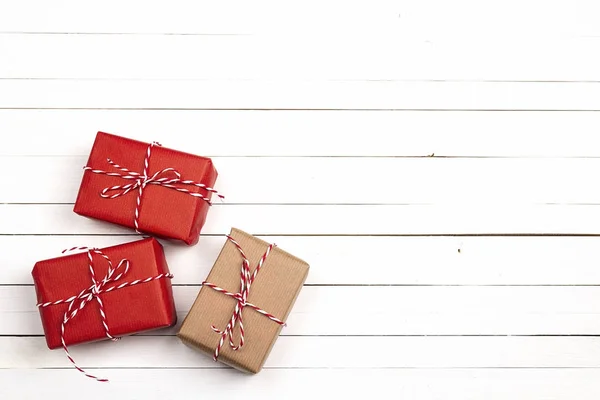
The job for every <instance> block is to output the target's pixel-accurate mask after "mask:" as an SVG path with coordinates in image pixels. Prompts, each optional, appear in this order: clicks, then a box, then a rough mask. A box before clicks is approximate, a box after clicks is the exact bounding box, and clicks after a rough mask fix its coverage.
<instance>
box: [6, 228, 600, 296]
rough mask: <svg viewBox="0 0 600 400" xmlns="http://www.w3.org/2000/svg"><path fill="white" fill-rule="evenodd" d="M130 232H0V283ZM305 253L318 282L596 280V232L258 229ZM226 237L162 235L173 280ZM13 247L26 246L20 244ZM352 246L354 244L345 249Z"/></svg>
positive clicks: (207, 257)
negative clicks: (281, 232)
mask: <svg viewBox="0 0 600 400" xmlns="http://www.w3.org/2000/svg"><path fill="white" fill-rule="evenodd" d="M135 239H136V238H135V237H134V236H127V237H119V236H68V237H65V236H0V248H1V249H15V251H2V252H0V265H2V268H0V284H20V285H24V284H30V283H31V275H30V272H31V268H32V267H33V265H34V264H35V262H37V261H39V260H45V259H48V258H53V257H57V256H58V255H59V254H60V251H61V250H63V249H64V248H69V247H73V246H96V247H107V246H111V245H116V244H119V243H123V242H127V241H132V240H135ZM262 239H264V240H267V241H269V242H273V243H277V245H279V246H280V247H281V248H283V249H285V250H287V251H289V252H291V253H293V254H296V255H297V256H299V257H301V258H303V259H305V260H306V261H307V262H308V263H309V264H310V266H311V270H310V274H309V275H308V279H307V281H306V282H307V284H311V285H314V284H318V285H328V284H329V285H331V284H342V285H369V284H371V285H600V268H598V262H599V261H598V260H600V238H598V237H559V236H555V237H401V236H388V237H385V236H384V237H378V236H262ZM224 240H225V238H224V237H223V236H217V237H211V236H203V237H202V238H201V240H200V242H199V243H198V244H197V245H196V246H193V247H182V246H177V245H172V244H170V243H167V242H165V241H163V243H164V249H165V254H166V257H167V260H168V262H169V266H170V268H171V271H172V272H173V273H174V274H175V276H176V282H179V283H184V284H200V283H201V282H202V281H203V280H204V278H205V277H206V276H207V275H208V272H209V271H210V269H211V267H212V265H213V262H214V260H216V258H217V256H218V254H219V251H220V250H221V247H222V246H223V243H224ZM18 249H27V250H26V251H25V250H23V251H19V250H18ZM348 249H352V251H348Z"/></svg>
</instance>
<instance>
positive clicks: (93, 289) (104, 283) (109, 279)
mask: <svg viewBox="0 0 600 400" xmlns="http://www.w3.org/2000/svg"><path fill="white" fill-rule="evenodd" d="M75 250H85V251H86V252H87V257H88V268H89V272H90V277H91V281H92V284H91V285H90V286H89V287H88V288H85V289H83V290H82V291H81V292H79V294H77V295H75V296H71V297H69V298H66V299H60V300H56V301H51V302H46V303H39V304H38V305H37V306H38V307H49V306H54V305H57V304H68V305H69V307H68V308H67V311H65V313H64V315H63V320H62V324H61V326H60V340H61V344H62V347H63V349H64V351H65V353H66V354H67V358H68V359H69V361H71V363H72V364H73V366H74V367H75V368H76V369H77V370H78V371H79V372H81V373H83V374H84V375H85V376H87V377H89V378H92V379H95V380H97V381H99V382H108V380H107V379H104V378H98V377H96V376H94V375H90V374H88V373H87V372H85V371H84V370H83V369H82V368H81V367H79V366H78V365H77V364H76V363H75V361H74V360H73V358H72V357H71V355H70V354H69V350H68V348H67V343H66V341H65V327H66V325H67V324H68V323H69V322H70V321H72V320H73V319H75V317H76V316H77V314H78V313H79V312H80V311H81V310H83V309H84V308H85V307H86V305H87V304H89V303H90V302H91V301H92V300H96V302H97V303H98V309H99V311H100V318H101V321H102V326H103V327H104V333H105V335H106V337H107V338H108V339H110V340H112V341H117V340H119V339H120V338H119V337H114V336H113V335H111V333H110V331H109V328H108V322H107V321H106V313H105V312H104V303H103V302H102V299H101V298H100V295H101V294H102V293H108V292H112V291H113V290H117V289H122V288H124V287H127V286H134V285H138V284H140V283H146V282H150V281H153V280H156V279H163V278H169V279H170V278H173V275H172V274H170V273H163V274H159V275H156V276H151V277H148V278H146V279H136V280H134V281H131V282H124V283H120V284H116V282H117V281H119V280H120V279H121V278H123V277H125V276H126V275H127V273H128V272H129V266H130V262H129V260H128V259H126V258H124V259H122V260H121V261H119V263H118V264H117V266H116V267H115V266H114V265H113V263H112V260H111V259H110V258H109V257H108V256H107V255H106V254H104V253H103V252H102V251H101V250H99V249H96V248H88V247H72V248H70V249H67V250H63V253H66V252H71V251H75ZM94 255H97V256H100V257H102V258H104V259H105V260H106V262H107V263H108V270H107V272H106V275H105V276H104V277H103V278H102V279H101V280H100V281H98V280H97V279H96V274H95V272H94ZM111 283H114V285H112V286H111V285H110V284H111Z"/></svg>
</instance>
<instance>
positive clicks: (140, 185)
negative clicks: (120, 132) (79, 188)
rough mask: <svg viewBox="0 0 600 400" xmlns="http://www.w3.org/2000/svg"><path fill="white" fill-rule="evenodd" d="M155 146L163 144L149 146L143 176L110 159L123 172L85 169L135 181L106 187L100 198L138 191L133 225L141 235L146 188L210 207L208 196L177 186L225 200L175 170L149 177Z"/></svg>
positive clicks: (109, 197)
mask: <svg viewBox="0 0 600 400" xmlns="http://www.w3.org/2000/svg"><path fill="white" fill-rule="evenodd" d="M154 146H161V144H160V143H158V142H152V143H150V144H149V145H148V149H147V150H146V157H145V158H144V170H143V172H142V173H141V174H140V173H139V172H134V171H131V170H129V169H127V168H125V167H122V166H120V165H119V164H117V163H115V162H114V161H113V160H111V159H110V158H107V159H106V160H107V162H108V163H109V164H110V165H111V166H113V167H114V168H115V169H117V170H119V171H121V172H115V171H113V172H110V171H104V170H100V169H94V168H92V167H89V166H86V167H84V168H83V169H84V170H85V171H90V172H92V173H94V174H102V175H108V176H117V177H120V178H123V179H127V180H132V181H135V182H133V183H128V184H126V185H116V186H110V187H105V188H104V189H102V191H101V192H100V196H101V197H103V198H105V199H114V198H117V197H120V196H124V195H126V194H127V193H129V192H131V191H134V190H136V189H137V192H138V194H137V198H136V206H135V214H134V219H133V224H134V226H135V230H136V232H138V233H140V234H141V233H142V232H141V231H140V205H141V202H142V194H143V193H144V189H145V188H146V186H147V185H158V186H162V187H165V188H169V189H173V190H176V191H178V192H181V193H185V194H188V195H190V196H194V197H198V198H200V199H202V200H204V201H205V202H207V203H208V204H209V205H212V203H211V201H210V198H209V197H206V196H204V195H202V194H201V193H196V192H192V191H191V190H189V189H186V188H183V187H180V186H177V185H184V186H195V187H197V188H201V189H204V190H206V191H207V192H209V193H214V194H216V195H217V196H218V197H219V198H220V199H224V198H225V197H224V196H223V195H221V194H219V193H218V192H217V191H216V190H215V189H213V188H211V187H208V186H206V185H205V184H203V183H199V182H195V181H192V180H186V179H182V178H181V174H180V173H179V172H178V171H177V170H176V169H175V168H165V169H162V170H160V171H157V172H155V173H154V174H152V175H148V170H149V166H150V154H151V152H152V148H153V147H154Z"/></svg>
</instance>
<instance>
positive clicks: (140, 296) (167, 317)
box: [32, 238, 177, 349]
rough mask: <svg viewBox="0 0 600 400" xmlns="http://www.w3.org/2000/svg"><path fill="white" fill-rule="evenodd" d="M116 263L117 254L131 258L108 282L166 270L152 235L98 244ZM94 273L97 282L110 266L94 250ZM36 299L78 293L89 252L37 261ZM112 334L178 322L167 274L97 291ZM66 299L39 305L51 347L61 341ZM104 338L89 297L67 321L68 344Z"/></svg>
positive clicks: (86, 284)
mask: <svg viewBox="0 0 600 400" xmlns="http://www.w3.org/2000/svg"><path fill="white" fill-rule="evenodd" d="M101 251H102V253H104V254H105V255H106V256H108V257H109V258H110V259H111V261H112V263H113V266H114V267H116V266H117V264H118V263H119V261H120V260H121V259H127V260H129V262H130V267H129V271H128V273H127V274H126V275H125V276H123V277H122V278H121V279H119V280H118V281H116V282H114V283H111V284H109V285H108V286H117V285H119V284H121V283H125V282H133V281H135V280H138V279H140V280H143V279H146V278H148V277H154V276H158V275H161V274H168V273H169V267H168V266H167V262H166V260H165V256H164V252H163V248H162V246H161V244H160V243H159V242H158V241H157V240H156V239H154V238H148V239H142V240H138V241H135V242H130V243H125V244H120V245H117V246H112V247H107V248H105V249H101ZM93 270H94V276H95V278H96V280H97V281H98V282H100V281H101V280H102V279H103V278H104V277H105V276H106V274H107V272H108V262H107V261H106V260H105V259H104V258H103V257H102V256H100V255H97V254H94V255H93ZM32 275H33V280H34V283H35V290H36V293H37V299H38V303H46V302H55V301H57V300H61V299H67V298H69V297H71V296H76V295H78V294H79V293H80V292H82V291H83V290H85V289H88V288H90V286H91V285H92V277H91V271H90V268H89V259H88V254H87V252H83V253H77V254H72V255H67V256H63V257H58V258H53V259H50V260H44V261H39V262H37V263H36V264H35V266H34V267H33V271H32ZM99 296H100V299H101V301H102V303H103V305H104V311H105V314H106V322H107V325H108V327H109V332H110V334H111V335H112V336H114V337H118V336H124V335H130V334H133V333H138V332H143V331H148V330H152V329H158V328H166V327H169V326H173V325H174V324H175V323H176V322H177V314H176V312H175V302H174V301H173V292H172V288H171V280H170V279H169V278H161V279H156V280H152V281H150V282H145V283H139V284H137V285H135V286H127V287H123V288H121V289H116V290H113V291H111V292H108V293H102V294H100V295H99ZM68 308H69V305H68V304H67V303H63V304H56V305H50V306H47V307H39V311H40V316H41V318H42V325H43V327H44V334H45V335H46V343H47V344H48V347H49V348H50V349H55V348H58V347H61V323H62V321H63V318H64V315H65V312H66V311H67V310H68ZM103 339H107V336H106V331H105V329H104V327H103V325H102V319H101V315H100V309H99V305H98V302H97V301H96V300H95V299H92V300H91V301H90V302H89V303H88V304H87V305H86V306H85V307H84V308H83V309H81V310H80V311H79V312H78V313H77V315H76V317H75V318H73V319H72V320H71V321H69V322H68V323H67V325H66V326H65V342H66V344H67V345H71V344H78V343H85V342H92V341H97V340H103Z"/></svg>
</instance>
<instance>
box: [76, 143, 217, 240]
mask: <svg viewBox="0 0 600 400" xmlns="http://www.w3.org/2000/svg"><path fill="white" fill-rule="evenodd" d="M84 170H85V172H84V174H83V179H82V181H81V186H80V188H79V194H78V196H77V201H76V202H75V207H74V211H75V212H76V213H77V214H80V215H83V216H87V217H91V218H96V219H101V220H104V221H108V222H112V223H115V224H119V225H123V226H127V227H130V228H134V229H136V230H137V231H138V232H140V233H142V232H144V233H148V234H152V235H154V236H158V237H163V238H172V239H178V240H182V241H184V242H185V243H187V244H189V245H191V244H195V243H196V242H197V241H198V238H199V235H200V231H201V229H202V226H203V225H204V222H205V220H206V214H207V213H208V209H209V206H210V205H211V197H212V195H213V194H216V195H218V193H216V191H215V190H214V189H213V188H212V186H213V185H214V183H215V181H216V179H217V171H216V169H215V168H214V166H213V163H212V161H211V159H210V158H206V157H200V156H195V155H192V154H188V153H184V152H181V151H177V150H171V149H168V148H165V147H162V146H160V144H158V143H150V144H148V143H143V142H139V141H137V140H132V139H127V138H123V137H120V136H116V135H111V134H108V133H104V132H98V134H97V135H96V140H95V142H94V145H93V147H92V151H91V153H90V157H89V159H88V163H87V166H86V167H85V168H84ZM218 196H220V195H218ZM220 197H222V196H220Z"/></svg>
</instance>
